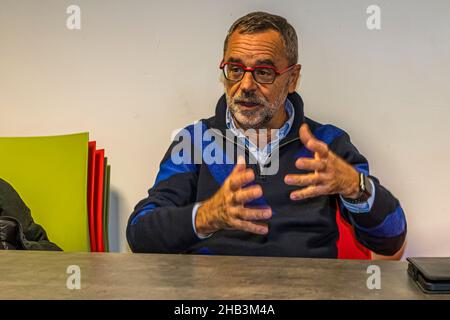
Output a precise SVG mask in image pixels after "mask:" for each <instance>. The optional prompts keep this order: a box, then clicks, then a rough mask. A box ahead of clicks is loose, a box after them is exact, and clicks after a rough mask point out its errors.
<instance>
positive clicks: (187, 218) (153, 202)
mask: <svg viewBox="0 0 450 320" xmlns="http://www.w3.org/2000/svg"><path fill="white" fill-rule="evenodd" d="M176 139H177V138H176ZM177 144H178V143H177V142H173V143H172V145H171V146H170V147H169V149H168V151H167V152H166V154H165V156H164V158H163V160H162V161H161V163H160V168H159V172H158V175H157V177H156V181H155V183H154V185H153V187H152V188H150V190H149V191H148V197H147V198H145V199H143V200H141V201H140V202H139V203H138V204H137V205H136V207H135V209H134V211H133V213H132V214H131V216H130V218H129V220H128V225H127V240H128V244H129V246H130V248H131V250H132V251H133V252H153V253H183V252H184V251H186V250H187V249H188V248H189V247H190V246H192V245H193V244H195V243H196V242H198V241H201V240H200V239H199V238H198V237H197V235H196V234H195V231H194V229H193V226H192V212H193V208H194V206H195V200H196V193H197V191H196V190H197V182H198V165H196V164H195V163H194V161H190V160H192V159H190V160H188V161H185V162H183V163H179V162H177V161H174V159H173V157H172V151H173V150H174V148H177V147H176V146H177ZM191 147H192V146H191ZM192 150H193V147H192ZM192 150H191V151H192ZM184 152H186V150H184ZM181 154H182V153H181ZM188 158H189V157H188Z"/></svg>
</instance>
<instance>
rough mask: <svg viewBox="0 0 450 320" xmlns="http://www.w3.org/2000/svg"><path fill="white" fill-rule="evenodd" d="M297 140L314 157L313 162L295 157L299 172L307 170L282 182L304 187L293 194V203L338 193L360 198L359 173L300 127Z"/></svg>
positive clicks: (305, 126) (307, 129) (287, 176)
mask: <svg viewBox="0 0 450 320" xmlns="http://www.w3.org/2000/svg"><path fill="white" fill-rule="evenodd" d="M299 135H300V140H301V141H302V143H303V144H304V146H305V147H306V148H307V149H308V150H310V151H311V152H312V153H313V154H314V159H311V158H303V157H301V158H298V159H297V160H296V162H295V166H296V168H298V169H303V170H310V171H312V172H311V173H307V174H288V175H286V176H285V178H284V182H285V183H286V184H288V185H293V186H299V187H305V188H302V189H298V190H296V191H293V192H292V193H291V195H290V197H291V199H292V200H301V199H306V198H311V197H317V196H321V195H329V194H340V195H342V196H343V197H345V198H351V199H356V198H358V196H359V176H358V172H357V171H356V170H355V169H354V168H353V167H352V166H351V165H350V164H348V163H347V162H345V161H344V160H343V159H342V158H340V157H339V156H337V155H336V154H335V153H333V152H332V151H331V150H330V149H329V148H328V146H327V144H325V143H324V142H322V141H320V140H318V139H317V138H316V137H314V135H313V134H312V133H311V131H310V130H309V127H308V125H307V124H303V125H302V126H301V127H300V130H299Z"/></svg>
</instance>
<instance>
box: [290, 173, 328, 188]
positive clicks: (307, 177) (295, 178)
mask: <svg viewBox="0 0 450 320" xmlns="http://www.w3.org/2000/svg"><path fill="white" fill-rule="evenodd" d="M284 182H285V183H286V184H287V185H291V186H299V187H303V186H311V185H316V184H319V183H321V182H322V177H321V176H320V174H318V173H307V174H288V175H286V176H285V177H284Z"/></svg>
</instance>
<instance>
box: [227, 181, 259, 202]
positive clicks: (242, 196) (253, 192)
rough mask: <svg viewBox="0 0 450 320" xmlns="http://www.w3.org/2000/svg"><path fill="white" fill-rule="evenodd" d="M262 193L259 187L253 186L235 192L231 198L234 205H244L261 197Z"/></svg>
mask: <svg viewBox="0 0 450 320" xmlns="http://www.w3.org/2000/svg"><path fill="white" fill-rule="evenodd" d="M262 195H263V191H262V188H261V186H260V185H253V186H250V187H247V188H242V189H239V190H237V191H236V192H235V193H234V196H233V202H234V203H235V204H245V203H247V202H250V201H252V200H255V199H258V198H260V197H262Z"/></svg>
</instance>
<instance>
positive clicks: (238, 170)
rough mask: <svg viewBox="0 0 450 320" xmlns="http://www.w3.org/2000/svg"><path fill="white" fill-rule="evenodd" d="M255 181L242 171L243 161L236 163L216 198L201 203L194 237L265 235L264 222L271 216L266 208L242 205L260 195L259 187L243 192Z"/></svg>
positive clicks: (239, 160) (252, 174)
mask: <svg viewBox="0 0 450 320" xmlns="http://www.w3.org/2000/svg"><path fill="white" fill-rule="evenodd" d="M253 180H255V174H254V172H253V170H252V169H246V165H245V159H244V158H243V157H239V158H238V163H237V164H236V166H235V167H234V169H233V171H232V172H231V174H230V175H229V176H228V178H227V179H226V180H225V182H224V183H223V185H222V187H221V188H220V189H219V190H218V191H217V192H216V194H215V195H214V196H213V197H212V198H210V199H209V200H207V201H205V202H204V203H203V204H202V205H201V206H200V207H199V208H198V211H197V216H196V218H195V228H196V229H197V233H198V234H202V235H207V234H210V233H213V232H216V231H218V230H221V229H228V230H242V231H247V232H251V233H256V234H267V233H268V232H269V227H268V225H267V223H263V222H261V221H258V220H266V219H269V218H270V217H271V216H272V209H271V208H270V207H264V208H246V207H244V205H245V204H246V203H248V202H250V201H252V200H254V199H257V198H259V197H261V196H262V195H263V192H262V188H261V186H259V185H252V186H249V187H246V188H244V187H243V186H245V185H246V184H248V183H250V182H252V181H253Z"/></svg>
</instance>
